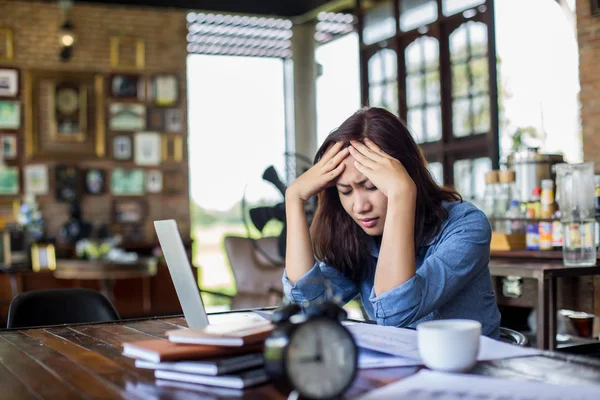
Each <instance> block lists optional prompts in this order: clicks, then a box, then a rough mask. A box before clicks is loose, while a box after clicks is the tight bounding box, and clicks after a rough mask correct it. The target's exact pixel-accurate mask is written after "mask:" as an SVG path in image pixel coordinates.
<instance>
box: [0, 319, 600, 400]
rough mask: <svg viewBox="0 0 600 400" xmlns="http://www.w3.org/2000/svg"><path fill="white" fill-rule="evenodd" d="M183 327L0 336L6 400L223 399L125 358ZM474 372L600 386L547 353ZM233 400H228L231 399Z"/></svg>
mask: <svg viewBox="0 0 600 400" xmlns="http://www.w3.org/2000/svg"><path fill="white" fill-rule="evenodd" d="M181 326H186V324H185V320H184V319H183V318H181V317H172V318H164V319H144V320H125V321H121V322H118V323H104V324H92V325H90V324H86V325H68V326H57V327H47V328H43V329H41V328H39V329H27V330H5V331H0V388H2V393H1V395H0V397H1V398H2V399H5V400H8V399H19V400H28V399H40V398H44V399H81V398H87V399H89V398H103V399H117V398H119V399H121V398H132V399H133V398H161V399H167V398H177V399H207V398H215V399H218V398H226V397H228V396H223V395H221V394H220V393H223V391H222V390H220V389H218V388H215V389H207V388H206V387H203V388H200V387H198V388H197V389H195V390H184V389H173V388H164V387H158V386H156V385H155V383H154V378H153V373H152V371H150V370H143V369H137V368H135V366H134V361H133V360H132V359H130V358H127V357H123V356H122V355H121V351H122V348H121V343H123V342H126V341H133V340H143V339H149V338H164V336H163V334H164V332H165V331H166V330H168V329H174V328H177V327H181ZM406 371H407V370H406V369H403V368H387V369H373V370H361V371H359V374H358V377H357V379H356V382H355V384H354V385H353V386H352V388H351V389H350V390H349V392H348V394H347V396H346V398H348V399H352V398H356V397H357V396H358V395H360V394H363V393H365V392H367V391H369V390H372V389H375V388H377V387H380V386H383V385H385V384H387V383H391V382H393V381H396V380H399V379H401V378H402V377H403V376H405V375H406V373H407V372H406ZM472 373H474V374H479V375H486V376H491V377H498V378H503V379H508V380H533V381H541V382H547V383H555V384H564V385H577V384H580V383H594V384H600V361H598V360H596V359H588V358H584V357H581V356H572V355H564V354H561V353H553V352H544V355H543V356H536V357H524V358H515V359H507V360H500V361H493V362H481V363H479V364H478V365H477V366H476V367H475V368H474V370H473V371H472ZM235 397H236V398H242V399H282V400H283V399H285V398H286V395H285V394H282V393H280V392H278V391H277V390H276V389H275V388H274V387H273V386H272V385H271V384H265V385H261V386H257V387H254V388H251V389H248V390H246V391H244V392H242V393H239V397H238V396H235ZM229 398H230V397H229Z"/></svg>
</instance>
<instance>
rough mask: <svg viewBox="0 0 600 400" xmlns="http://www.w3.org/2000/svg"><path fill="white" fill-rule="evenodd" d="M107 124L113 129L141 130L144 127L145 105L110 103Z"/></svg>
mask: <svg viewBox="0 0 600 400" xmlns="http://www.w3.org/2000/svg"><path fill="white" fill-rule="evenodd" d="M108 115H109V120H108V126H109V128H110V129H111V130H113V131H141V130H144V129H146V106H144V105H143V104H134V103H111V104H110V106H109V109H108Z"/></svg>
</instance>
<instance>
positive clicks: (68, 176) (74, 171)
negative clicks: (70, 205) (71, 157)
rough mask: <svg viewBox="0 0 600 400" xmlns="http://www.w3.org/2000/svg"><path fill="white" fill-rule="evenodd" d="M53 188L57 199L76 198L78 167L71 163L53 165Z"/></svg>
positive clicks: (65, 200) (77, 193)
mask: <svg viewBox="0 0 600 400" xmlns="http://www.w3.org/2000/svg"><path fill="white" fill-rule="evenodd" d="M54 189H55V194H56V200H57V201H62V202H72V201H75V200H77V199H78V198H79V168H77V167H75V166H73V165H57V166H56V167H54Z"/></svg>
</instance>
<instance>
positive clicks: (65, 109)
mask: <svg viewBox="0 0 600 400" xmlns="http://www.w3.org/2000/svg"><path fill="white" fill-rule="evenodd" d="M78 103H79V102H78V98H77V91H76V90H75V89H72V88H61V89H59V90H58V91H57V93H56V108H57V109H58V111H59V112H60V113H61V114H64V115H70V114H73V112H75V111H76V110H77V107H78V106H79V104H78Z"/></svg>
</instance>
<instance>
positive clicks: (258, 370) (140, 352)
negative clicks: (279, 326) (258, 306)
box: [123, 321, 273, 389]
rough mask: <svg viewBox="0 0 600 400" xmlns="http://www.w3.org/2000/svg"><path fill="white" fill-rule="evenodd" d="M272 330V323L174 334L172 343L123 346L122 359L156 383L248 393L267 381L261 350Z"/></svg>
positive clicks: (152, 341)
mask: <svg viewBox="0 0 600 400" xmlns="http://www.w3.org/2000/svg"><path fill="white" fill-rule="evenodd" d="M272 330H273V325H272V324H271V323H270V322H267V321H266V322H264V323H253V324H248V325H243V326H240V325H239V324H223V325H209V326H207V327H206V328H202V329H185V328H182V329H176V330H170V331H167V332H166V335H167V337H168V339H150V340H143V341H136V342H128V343H124V344H123V355H125V356H127V357H131V358H135V366H136V367H138V368H146V369H152V370H154V376H155V377H156V378H157V380H165V381H169V382H173V383H174V382H179V383H186V384H198V385H207V386H219V387H225V388H232V389H243V388H246V387H250V386H254V385H258V384H261V383H265V382H267V381H268V376H267V374H266V372H265V370H264V368H263V363H264V359H263V353H262V350H263V345H264V341H265V339H266V338H267V337H268V336H269V334H270V333H271V332H272ZM163 384H164V382H163Z"/></svg>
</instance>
